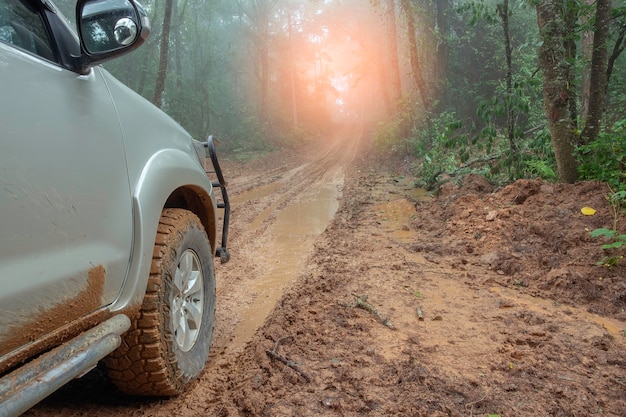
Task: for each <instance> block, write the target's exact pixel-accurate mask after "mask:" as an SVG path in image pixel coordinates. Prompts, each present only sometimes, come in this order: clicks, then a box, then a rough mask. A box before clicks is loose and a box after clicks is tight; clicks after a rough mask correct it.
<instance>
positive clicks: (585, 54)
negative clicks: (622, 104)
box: [580, 0, 595, 120]
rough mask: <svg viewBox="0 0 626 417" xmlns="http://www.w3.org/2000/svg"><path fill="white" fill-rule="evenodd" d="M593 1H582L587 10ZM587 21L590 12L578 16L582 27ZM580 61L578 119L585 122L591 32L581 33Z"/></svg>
mask: <svg viewBox="0 0 626 417" xmlns="http://www.w3.org/2000/svg"><path fill="white" fill-rule="evenodd" d="M594 2H595V0H584V4H585V5H586V6H587V7H586V8H585V10H587V8H589V7H590V6H591V5H592V4H593V3H594ZM589 20H591V12H590V11H589V12H588V13H583V14H582V15H581V16H580V23H581V25H582V26H583V27H586V26H587V24H588V22H589ZM581 48H582V60H583V65H584V68H583V72H582V76H581V82H580V86H581V89H580V119H581V120H587V114H588V113H589V93H590V92H591V84H590V83H591V76H590V75H591V56H592V55H593V31H592V30H585V31H583V32H582V46H581Z"/></svg>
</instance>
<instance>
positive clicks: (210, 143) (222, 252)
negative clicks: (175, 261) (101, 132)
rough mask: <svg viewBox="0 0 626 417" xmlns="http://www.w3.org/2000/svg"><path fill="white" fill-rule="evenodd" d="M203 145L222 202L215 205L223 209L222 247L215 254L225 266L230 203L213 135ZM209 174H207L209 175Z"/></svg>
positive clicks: (227, 257) (227, 258)
mask: <svg viewBox="0 0 626 417" xmlns="http://www.w3.org/2000/svg"><path fill="white" fill-rule="evenodd" d="M203 143H204V147H205V148H208V149H209V157H210V158H211V163H212V164H213V169H214V170H215V171H213V173H215V175H216V176H217V181H213V183H212V184H213V187H216V188H219V189H220V191H221V192H222V202H218V203H217V208H219V209H224V223H223V225H222V246H221V247H219V248H217V249H216V251H215V252H216V254H217V255H219V257H220V262H221V263H223V264H225V263H226V262H228V261H230V253H229V252H228V249H227V247H226V243H227V242H228V225H229V223H230V201H228V193H227V192H226V180H225V179H224V174H222V168H221V167H220V163H219V161H218V160H217V152H216V151H215V141H214V139H213V135H209V139H208V140H207V141H206V142H203ZM209 173H210V172H207V174H209Z"/></svg>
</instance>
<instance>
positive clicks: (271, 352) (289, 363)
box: [265, 336, 311, 382]
mask: <svg viewBox="0 0 626 417" xmlns="http://www.w3.org/2000/svg"><path fill="white" fill-rule="evenodd" d="M292 338H293V337H292V336H285V337H281V338H280V339H278V340H277V341H276V343H275V344H274V349H272V350H266V351H265V353H266V354H267V356H269V357H270V358H272V359H276V360H277V361H279V362H282V363H284V364H285V365H287V366H288V367H290V368H291V369H293V370H294V371H296V373H297V374H298V375H300V376H301V377H302V378H304V379H305V380H306V382H311V377H310V376H309V375H308V374H307V373H306V372H304V371H303V370H302V369H300V368H299V367H298V365H297V364H296V363H295V362H294V361H291V360H289V359H287V358H285V357H284V356H282V355H279V354H278V353H277V352H276V350H277V349H278V346H279V345H280V343H281V342H282V341H283V340H285V339H292Z"/></svg>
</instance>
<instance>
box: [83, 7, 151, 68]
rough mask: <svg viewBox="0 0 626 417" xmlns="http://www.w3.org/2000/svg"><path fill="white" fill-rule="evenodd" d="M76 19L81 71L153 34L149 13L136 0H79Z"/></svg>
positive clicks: (132, 46)
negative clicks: (151, 32)
mask: <svg viewBox="0 0 626 417" xmlns="http://www.w3.org/2000/svg"><path fill="white" fill-rule="evenodd" d="M76 22H77V25H78V36H79V37H80V48H81V59H80V61H81V62H80V65H79V67H80V68H79V73H81V74H84V73H87V72H88V71H89V68H91V67H92V66H94V65H98V64H101V63H103V62H105V61H108V60H109V59H112V58H116V57H118V56H121V55H123V54H126V53H128V52H130V51H132V50H134V49H136V48H138V47H139V46H140V45H141V44H143V43H144V42H145V40H146V39H147V38H148V35H149V34H150V23H149V21H148V16H147V15H146V12H145V11H144V9H143V7H141V5H140V4H139V3H138V2H137V1H135V0H79V1H78V3H77V4H76Z"/></svg>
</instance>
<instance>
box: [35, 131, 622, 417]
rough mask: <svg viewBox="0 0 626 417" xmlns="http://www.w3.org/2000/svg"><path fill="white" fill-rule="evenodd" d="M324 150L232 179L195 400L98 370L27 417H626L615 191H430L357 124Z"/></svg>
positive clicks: (248, 168)
mask: <svg viewBox="0 0 626 417" xmlns="http://www.w3.org/2000/svg"><path fill="white" fill-rule="evenodd" d="M310 145H311V146H309V147H308V148H307V150H306V151H299V152H295V151H293V152H281V153H276V154H272V155H269V156H268V157H266V158H261V159H258V160H255V161H251V162H248V163H238V162H229V163H227V164H226V169H225V170H226V175H227V177H228V179H229V182H230V187H229V192H230V195H231V201H232V203H233V212H232V221H231V224H232V226H231V232H230V236H231V239H230V245H229V246H230V247H231V254H232V258H231V261H230V263H228V264H226V265H218V266H217V274H218V275H217V283H218V288H217V297H218V310H217V322H216V328H215V336H214V342H213V345H212V351H211V355H210V358H209V362H208V364H207V371H206V372H205V373H204V374H203V376H202V377H201V378H200V380H199V381H198V382H197V383H196V384H195V385H194V386H193V387H192V389H191V390H190V391H189V392H188V393H186V394H184V395H182V396H180V397H178V398H164V399H144V398H133V397H127V396H124V395H122V394H120V393H118V392H117V391H116V390H115V389H114V388H113V387H112V386H111V385H110V384H109V383H108V381H107V379H106V377H105V376H104V375H103V372H102V370H101V369H96V370H94V371H93V372H91V373H89V374H88V375H86V376H84V377H83V378H82V379H80V380H77V381H75V382H73V383H72V384H70V385H68V386H67V387H64V388H63V389H62V390H60V391H59V392H58V393H56V394H55V395H53V396H52V397H50V398H49V399H47V400H46V401H44V402H43V403H42V404H40V405H38V406H37V407H35V408H34V409H33V410H31V411H29V412H28V413H27V414H26V415H29V416H64V417H68V416H182V417H186V416H205V415H206V416H572V417H573V416H592V415H597V416H626V333H625V331H626V312H625V309H626V268H625V267H624V265H623V264H622V263H621V262H618V264H617V265H615V266H612V267H610V268H608V267H603V266H598V265H596V263H597V262H598V260H600V259H602V258H603V257H604V256H606V255H607V253H605V251H604V250H603V249H602V248H601V244H602V243H603V242H599V241H597V240H595V239H592V238H591V237H590V236H589V231H590V230H593V229H595V228H599V227H612V226H613V225H615V224H616V225H617V226H618V228H619V227H621V230H624V229H626V221H624V219H623V217H622V216H620V215H616V214H615V212H614V211H613V210H612V207H610V206H609V205H607V201H606V198H605V197H606V195H607V192H608V190H607V189H606V188H605V187H604V186H603V185H602V184H598V183H579V184H575V185H557V184H550V183H545V182H542V181H539V180H524V181H518V182H516V183H514V184H511V185H508V186H506V187H503V188H501V189H494V187H492V186H491V185H490V184H489V183H487V182H486V181H485V180H484V179H482V178H479V177H469V178H467V179H466V181H465V182H464V183H463V184H462V185H461V186H457V185H452V183H448V184H446V185H445V186H444V187H443V188H442V189H441V190H439V193H438V195H437V196H427V195H425V194H424V192H423V191H420V190H418V189H416V188H415V187H414V185H413V184H414V179H412V178H410V177H409V176H407V175H406V172H404V171H403V168H402V167H397V166H396V167H394V168H389V166H385V165H384V164H382V163H381V162H380V160H379V159H378V158H376V154H375V152H374V151H373V150H372V149H371V148H370V147H369V144H368V141H367V140H365V139H362V135H361V132H360V131H359V130H358V129H356V128H350V127H346V128H344V129H342V130H341V131H339V132H337V133H336V134H335V135H333V136H329V137H327V138H325V140H320V141H318V142H316V143H313V144H310ZM584 206H589V207H593V208H594V209H596V210H597V211H596V214H595V215H593V216H585V215H583V214H582V213H581V211H580V209H581V208H582V207H584ZM608 255H611V256H616V259H619V256H622V254H621V253H612V254H608Z"/></svg>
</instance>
